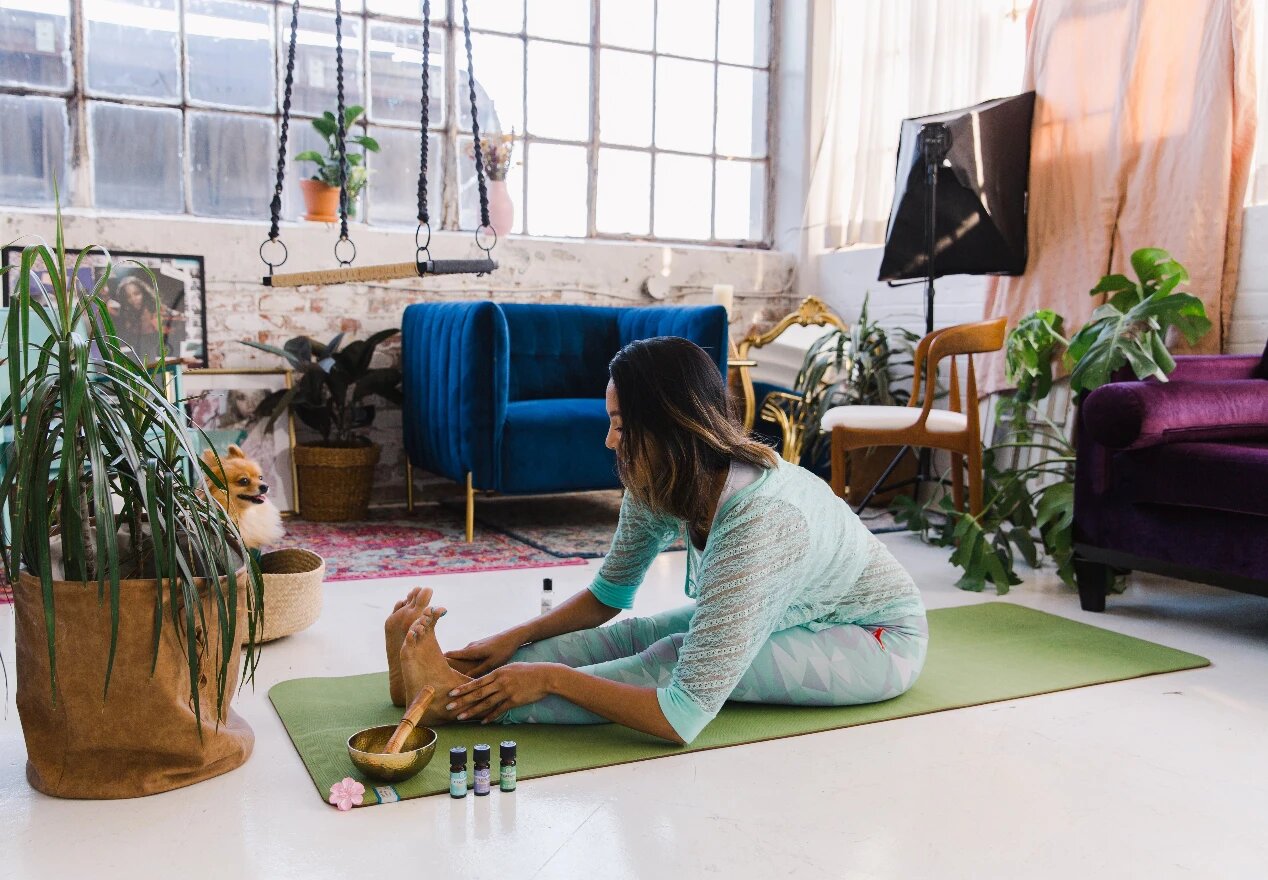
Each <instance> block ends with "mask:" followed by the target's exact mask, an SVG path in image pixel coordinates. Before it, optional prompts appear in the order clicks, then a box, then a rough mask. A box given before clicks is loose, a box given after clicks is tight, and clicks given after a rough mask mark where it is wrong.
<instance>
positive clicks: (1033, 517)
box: [893, 248, 1211, 593]
mask: <svg viewBox="0 0 1268 880" xmlns="http://www.w3.org/2000/svg"><path fill="white" fill-rule="evenodd" d="M1131 263H1132V269H1133V271H1134V272H1135V274H1136V278H1137V280H1135V281H1133V280H1131V279H1130V278H1128V277H1127V276H1125V275H1106V276H1105V277H1103V278H1102V279H1101V280H1100V282H1099V283H1097V285H1096V286H1095V287H1093V288H1092V290H1091V291H1090V294H1091V295H1092V296H1100V295H1102V294H1108V295H1109V299H1108V300H1107V301H1106V302H1105V303H1104V304H1103V305H1101V306H1099V307H1098V308H1097V309H1096V310H1095V311H1094V312H1093V313H1092V316H1091V317H1090V318H1089V320H1088V322H1087V323H1086V324H1084V325H1083V327H1082V328H1080V329H1079V331H1078V332H1077V333H1075V334H1074V336H1073V337H1072V338H1070V339H1068V340H1067V339H1066V338H1065V337H1064V336H1063V335H1062V334H1063V332H1064V321H1063V319H1062V318H1061V316H1060V315H1058V314H1056V313H1055V312H1053V311H1051V310H1048V309H1041V310H1039V311H1036V312H1032V313H1031V314H1029V315H1027V316H1026V317H1025V318H1023V319H1022V320H1021V321H1020V322H1019V323H1018V325H1017V327H1016V328H1015V329H1014V330H1013V331H1012V332H1011V333H1009V335H1008V339H1007V340H1006V342H1005V363H1006V369H1007V376H1008V380H1009V382H1011V383H1013V384H1014V385H1015V386H1016V389H1017V390H1016V392H1015V393H1014V394H1012V395H1011V396H1007V397H1004V398H1002V399H1001V401H1000V405H999V407H998V409H997V412H998V418H999V423H1000V425H1001V427H1002V428H1003V429H1004V436H1003V438H1002V439H1001V440H1000V441H999V442H997V443H995V444H993V445H992V446H989V447H987V448H986V449H985V450H984V451H983V477H984V480H983V507H982V512H981V514H980V515H978V516H976V517H973V516H970V515H968V514H967V513H962V512H960V511H958V510H956V509H955V508H954V507H953V505H952V504H951V502H950V500H949V499H948V498H946V497H942V498H938V499H936V500H933V501H930V502H925V503H919V502H916V501H914V500H912V499H910V498H899V499H896V501H895V503H894V508H893V510H894V515H895V518H896V519H897V520H898V521H899V522H901V523H904V524H905V525H907V526H908V527H909V528H911V529H912V530H913V531H917V532H920V533H921V535H922V536H923V537H925V539H926V540H929V541H930V542H931V543H934V544H937V545H940V546H949V547H953V548H954V551H953V552H952V555H951V562H952V564H954V565H956V566H958V567H959V568H961V569H963V571H964V574H963V576H962V577H961V578H960V579H959V581H958V582H957V583H958V585H959V586H960V587H962V588H963V589H967V590H983V589H985V587H986V584H987V583H991V584H994V586H995V589H996V591H997V592H999V593H1005V592H1007V591H1008V589H1009V587H1010V586H1012V585H1015V584H1018V583H1020V582H1021V579H1020V578H1019V577H1018V576H1017V573H1016V570H1015V564H1016V563H1015V560H1016V558H1017V557H1018V556H1020V557H1021V558H1022V559H1023V560H1024V561H1025V562H1026V563H1027V564H1028V565H1030V566H1031V567H1032V568H1033V567H1037V566H1038V565H1039V564H1041V562H1042V561H1043V558H1044V557H1045V556H1046V557H1048V558H1050V559H1052V561H1053V562H1054V563H1055V565H1056V568H1057V574H1058V575H1059V576H1060V577H1061V579H1062V580H1063V581H1065V582H1066V583H1067V584H1070V585H1071V586H1073V585H1074V567H1073V552H1074V539H1073V525H1074V467H1075V450H1074V446H1073V444H1072V443H1071V442H1070V440H1068V439H1067V438H1066V435H1065V433H1064V432H1063V431H1062V430H1061V429H1060V427H1058V426H1057V425H1055V424H1053V423H1052V422H1051V421H1050V420H1049V419H1048V418H1047V417H1046V416H1045V415H1044V413H1043V411H1042V409H1041V407H1040V404H1041V403H1042V402H1043V401H1044V400H1046V399H1047V397H1048V395H1049V394H1050V393H1051V391H1052V389H1053V387H1054V382H1055V372H1054V366H1055V364H1056V362H1057V359H1058V358H1060V362H1061V363H1062V365H1063V366H1064V367H1065V368H1066V369H1067V370H1068V371H1069V375H1070V389H1071V392H1072V393H1073V395H1074V402H1075V405H1076V406H1077V404H1078V402H1079V401H1080V400H1081V399H1082V398H1083V396H1085V395H1086V394H1088V393H1089V392H1091V391H1092V390H1094V389H1096V388H1099V387H1100V386H1102V385H1104V384H1106V383H1107V382H1109V381H1110V379H1111V377H1112V376H1113V375H1114V374H1115V373H1116V372H1117V371H1118V370H1120V369H1123V368H1124V367H1130V368H1131V370H1132V372H1133V373H1134V374H1135V376H1136V378H1138V379H1146V378H1151V377H1152V378H1155V379H1157V380H1159V381H1162V382H1165V381H1167V374H1168V373H1170V372H1171V371H1172V370H1173V369H1174V368H1175V360H1174V359H1173V358H1172V356H1171V354H1170V353H1169V352H1168V351H1167V347H1166V337H1167V333H1168V332H1169V331H1170V330H1171V329H1172V328H1175V329H1176V330H1177V331H1178V332H1180V333H1181V334H1182V335H1183V336H1184V338H1185V339H1186V340H1187V341H1188V342H1189V343H1190V344H1192V343H1194V342H1197V340H1198V339H1199V338H1201V336H1202V335H1203V334H1204V333H1206V332H1207V331H1208V330H1209V329H1210V327H1211V322H1210V320H1209V319H1208V318H1207V316H1206V309H1205V307H1204V306H1203V305H1202V301H1201V300H1199V299H1198V298H1197V297H1195V296H1193V295H1191V294H1189V293H1185V292H1183V291H1181V290H1179V289H1178V288H1179V287H1180V286H1181V285H1183V284H1185V283H1187V282H1188V281H1189V273H1188V272H1187V271H1185V269H1184V267H1183V266H1181V265H1180V264H1179V263H1178V262H1176V261H1175V260H1173V259H1172V258H1171V255H1170V254H1168V253H1167V252H1166V251H1164V250H1161V249H1159V248H1143V249H1141V250H1138V251H1136V252H1135V253H1133V254H1132V258H1131ZM1023 457H1025V458H1026V459H1027V460H1028V463H1025V464H1019V463H1017V461H1018V459H1020V458H1023Z"/></svg>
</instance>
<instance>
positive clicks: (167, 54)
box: [84, 0, 181, 103]
mask: <svg viewBox="0 0 1268 880" xmlns="http://www.w3.org/2000/svg"><path fill="white" fill-rule="evenodd" d="M84 19H85V22H86V24H87V31H88V41H87V42H88V47H87V55H88V61H87V67H88V89H89V91H90V92H92V93H94V94H100V95H110V96H112V97H122V98H149V99H151V100H155V101H171V102H172V103H176V102H178V101H179V100H180V99H181V88H180V45H179V42H178V40H177V34H178V33H179V27H178V25H179V20H178V17H177V13H176V0H84Z"/></svg>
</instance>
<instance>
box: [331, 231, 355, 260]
mask: <svg viewBox="0 0 1268 880" xmlns="http://www.w3.org/2000/svg"><path fill="white" fill-rule="evenodd" d="M345 241H346V242H347V243H348V246H349V247H351V248H352V256H350V257H348V259H346V260H345V259H343V258H342V257H341V256H339V245H341V244H343V243H344V242H345ZM356 258H357V246H356V245H355V244H354V243H353V241H352V239H350V238H348V236H346V235H341V236H339V240H338V241H336V242H335V259H336V260H338V261H339V265H340V266H351V265H352V261H353V260H355V259H356Z"/></svg>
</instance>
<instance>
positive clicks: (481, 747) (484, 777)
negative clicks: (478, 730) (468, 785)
mask: <svg viewBox="0 0 1268 880" xmlns="http://www.w3.org/2000/svg"><path fill="white" fill-rule="evenodd" d="M471 754H472V769H473V770H474V771H475V793H476V797H483V796H484V795H487V794H488V793H489V780H490V777H491V776H492V771H491V770H490V769H489V764H490V763H491V761H492V754H493V749H492V748H490V747H489V745H488V744H487V743H477V744H476V746H475V748H473V749H472V750H471Z"/></svg>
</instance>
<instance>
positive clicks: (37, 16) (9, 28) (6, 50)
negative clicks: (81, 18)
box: [0, 0, 70, 89]
mask: <svg viewBox="0 0 1268 880" xmlns="http://www.w3.org/2000/svg"><path fill="white" fill-rule="evenodd" d="M0 83H4V84H5V85H12V86H40V87H43V88H52V89H66V88H69V87H70V2H69V0H35V2H31V0H27V2H21V3H13V2H8V3H5V4H3V6H0Z"/></svg>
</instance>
